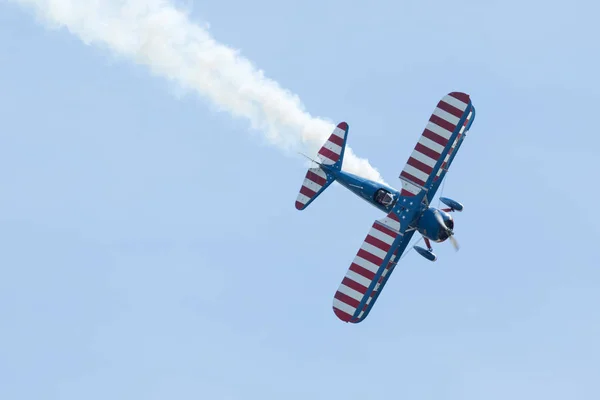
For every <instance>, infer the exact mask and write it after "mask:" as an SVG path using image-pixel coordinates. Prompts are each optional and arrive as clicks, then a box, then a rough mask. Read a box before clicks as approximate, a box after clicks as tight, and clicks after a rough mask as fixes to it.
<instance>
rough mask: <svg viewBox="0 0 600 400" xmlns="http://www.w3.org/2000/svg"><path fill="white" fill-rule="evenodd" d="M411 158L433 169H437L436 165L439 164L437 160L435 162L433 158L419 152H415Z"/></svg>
mask: <svg viewBox="0 0 600 400" xmlns="http://www.w3.org/2000/svg"><path fill="white" fill-rule="evenodd" d="M410 156H411V157H412V158H414V159H415V160H417V161H420V162H422V163H423V164H425V165H427V166H429V167H431V168H433V167H435V163H437V160H434V159H433V158H431V157H429V156H428V155H426V154H423V153H421V152H420V151H417V150H413V152H412V154H411V155H410Z"/></svg>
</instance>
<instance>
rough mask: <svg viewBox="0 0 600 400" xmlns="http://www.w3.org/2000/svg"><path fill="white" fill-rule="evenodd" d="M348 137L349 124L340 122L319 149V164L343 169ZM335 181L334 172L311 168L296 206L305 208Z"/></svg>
mask: <svg viewBox="0 0 600 400" xmlns="http://www.w3.org/2000/svg"><path fill="white" fill-rule="evenodd" d="M347 138H348V124H347V123H345V122H340V123H339V124H338V125H337V127H336V128H335V129H334V130H333V132H332V134H331V135H330V136H329V139H327V141H326V142H325V144H324V145H323V147H321V149H320V150H319V153H318V155H317V157H318V158H319V160H320V162H317V164H319V165H322V166H326V167H327V168H332V169H335V170H338V171H339V170H341V169H342V163H343V161H344V150H345V149H346V139H347ZM333 181H335V177H334V176H333V175H332V174H329V173H327V172H326V170H325V169H323V168H321V167H316V168H310V169H309V170H308V171H307V172H306V177H305V178H304V182H303V183H302V187H301V188H300V193H298V198H297V199H296V208H297V209H298V210H304V209H305V208H306V207H308V205H309V204H310V203H312V202H313V201H314V200H315V199H316V198H317V197H318V196H319V195H320V194H321V193H323V191H324V190H325V189H327V187H328V186H329V185H331V183H332V182H333Z"/></svg>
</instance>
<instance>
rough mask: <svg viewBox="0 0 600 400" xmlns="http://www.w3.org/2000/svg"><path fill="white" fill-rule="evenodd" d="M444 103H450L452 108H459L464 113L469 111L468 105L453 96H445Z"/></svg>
mask: <svg viewBox="0 0 600 400" xmlns="http://www.w3.org/2000/svg"><path fill="white" fill-rule="evenodd" d="M442 101H443V102H444V103H448V104H450V105H451V106H454V107H456V108H458V109H459V110H460V111H462V112H464V111H465V110H466V109H467V104H466V103H463V102H462V101H460V100H458V99H457V98H454V97H452V96H444V98H443V99H442Z"/></svg>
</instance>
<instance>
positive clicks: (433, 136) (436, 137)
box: [423, 129, 448, 147]
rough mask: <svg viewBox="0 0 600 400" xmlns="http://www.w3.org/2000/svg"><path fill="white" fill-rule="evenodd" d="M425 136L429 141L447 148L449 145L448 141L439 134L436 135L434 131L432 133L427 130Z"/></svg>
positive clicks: (424, 132)
mask: <svg viewBox="0 0 600 400" xmlns="http://www.w3.org/2000/svg"><path fill="white" fill-rule="evenodd" d="M423 136H425V137H426V138H427V139H430V140H432V141H434V142H436V143H437V144H440V145H442V146H444V147H446V145H447V144H448V139H444V138H443V137H442V136H440V135H438V134H437V133H435V132H433V131H430V130H429V129H425V130H424V131H423Z"/></svg>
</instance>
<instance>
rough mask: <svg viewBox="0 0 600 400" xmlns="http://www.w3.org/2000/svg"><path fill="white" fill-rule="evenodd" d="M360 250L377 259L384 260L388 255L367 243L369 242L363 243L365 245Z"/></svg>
mask: <svg viewBox="0 0 600 400" xmlns="http://www.w3.org/2000/svg"><path fill="white" fill-rule="evenodd" d="M360 248H361V249H362V250H364V251H366V252H367V253H370V254H372V255H374V256H375V257H378V258H381V259H382V260H383V259H384V258H385V256H386V255H387V251H383V250H381V249H380V248H379V247H375V246H373V245H372V244H370V243H367V242H363V244H362V246H360Z"/></svg>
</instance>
